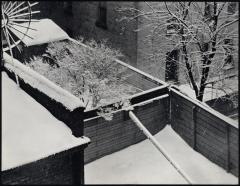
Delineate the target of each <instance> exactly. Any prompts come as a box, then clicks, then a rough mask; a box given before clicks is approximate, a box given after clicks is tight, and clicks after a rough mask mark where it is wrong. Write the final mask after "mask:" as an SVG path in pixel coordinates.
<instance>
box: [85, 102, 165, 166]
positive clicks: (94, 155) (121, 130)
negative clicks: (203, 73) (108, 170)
mask: <svg viewBox="0 0 240 186" xmlns="http://www.w3.org/2000/svg"><path fill="white" fill-rule="evenodd" d="M133 112H134V113H135V114H136V116H137V117H138V118H139V120H140V121H141V122H142V123H143V124H144V125H145V127H146V128H147V129H148V130H149V131H150V132H151V133H152V134H156V133H157V132H159V131H160V130H161V129H163V128H164V127H165V125H166V124H167V123H168V112H169V110H168V97H167V98H163V99H160V100H155V101H152V102H150V103H148V104H145V105H142V106H135V107H134V111H133ZM84 135H85V136H88V137H89V138H90V139H91V144H90V145H89V146H88V148H86V150H85V152H84V153H85V155H84V158H85V159H84V160H85V163H88V162H91V161H93V160H96V159H98V158H100V157H102V156H105V155H107V154H111V153H113V152H116V151H119V150H121V149H123V148H125V147H128V146H130V145H133V144H135V143H138V142H140V141H142V140H144V139H146V136H145V135H144V134H143V133H142V131H141V130H140V129H139V128H138V127H137V126H136V125H135V124H134V123H133V121H132V120H131V119H130V118H129V116H128V112H126V111H119V112H117V113H115V114H114V117H113V119H112V120H111V121H106V120H104V119H103V118H101V117H96V118H91V119H87V120H85V122H84Z"/></svg>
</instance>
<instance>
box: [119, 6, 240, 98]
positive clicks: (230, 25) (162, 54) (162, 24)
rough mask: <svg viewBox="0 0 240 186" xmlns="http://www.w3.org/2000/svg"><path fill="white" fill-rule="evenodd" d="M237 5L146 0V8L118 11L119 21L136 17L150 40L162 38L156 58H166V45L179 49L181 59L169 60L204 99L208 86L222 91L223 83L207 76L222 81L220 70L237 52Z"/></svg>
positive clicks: (155, 51)
mask: <svg viewBox="0 0 240 186" xmlns="http://www.w3.org/2000/svg"><path fill="white" fill-rule="evenodd" d="M158 5H159V6H158ZM237 5H238V3H237V2H236V3H233V2H145V8H141V9H137V8H124V7H121V8H119V9H118V11H119V12H121V13H123V14H125V16H123V19H122V20H121V21H123V20H127V21H130V20H132V19H138V20H139V21H140V22H141V23H142V26H141V27H139V29H138V30H137V31H141V30H144V29H148V30H149V36H150V37H148V38H149V39H150V40H151V41H152V43H153V42H154V41H155V40H156V39H157V38H158V39H159V38H164V40H165V43H161V45H160V46H159V45H158V47H155V48H154V50H153V51H152V54H151V55H152V56H151V57H153V58H154V59H155V60H157V61H161V60H159V59H166V48H169V46H170V51H171V50H179V51H180V56H181V57H180V59H179V60H176V59H172V60H173V61H174V60H175V62H176V63H178V65H179V66H180V67H183V69H184V71H185V73H186V75H187V76H186V77H187V80H188V82H189V83H190V85H191V87H192V88H193V90H194V92H195V95H196V98H197V99H198V100H200V101H203V95H204V92H205V89H206V88H207V87H208V86H209V85H212V86H211V88H214V89H219V90H223V91H225V89H224V88H223V84H221V86H219V83H216V84H215V83H213V82H211V81H210V77H215V78H216V77H218V78H217V79H216V81H222V82H224V80H225V79H226V76H224V75H223V74H224V73H223V72H224V71H226V66H227V65H231V64H230V63H232V58H233V56H234V55H237V54H238V48H237V46H238V43H237V44H236V43H235V44H234V42H236V40H238V19H239V18H238V6H237ZM169 43H170V44H169ZM166 46H168V47H166ZM164 62H165V60H164ZM159 65H161V64H159Z"/></svg>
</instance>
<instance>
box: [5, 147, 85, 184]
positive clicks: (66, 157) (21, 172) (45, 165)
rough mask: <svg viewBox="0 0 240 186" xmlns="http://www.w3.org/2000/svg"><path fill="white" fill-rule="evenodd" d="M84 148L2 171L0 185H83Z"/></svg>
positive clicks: (77, 148)
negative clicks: (0, 182) (0, 183)
mask: <svg viewBox="0 0 240 186" xmlns="http://www.w3.org/2000/svg"><path fill="white" fill-rule="evenodd" d="M85 147H86V145H85V146H81V147H76V148H73V149H71V150H67V151H64V152H60V153H57V154H55V155H51V156H49V157H47V158H44V159H41V160H38V161H36V162H32V163H29V164H26V165H23V166H20V167H17V168H14V169H9V170H6V171H3V172H2V173H1V174H2V175H1V181H2V184H7V185H16V184H83V181H84V179H83V178H84V177H83V176H84V172H83V170H84V169H83V166H84V163H83V162H82V161H83V150H84V148H85ZM76 157H77V158H76ZM76 170H77V171H76Z"/></svg>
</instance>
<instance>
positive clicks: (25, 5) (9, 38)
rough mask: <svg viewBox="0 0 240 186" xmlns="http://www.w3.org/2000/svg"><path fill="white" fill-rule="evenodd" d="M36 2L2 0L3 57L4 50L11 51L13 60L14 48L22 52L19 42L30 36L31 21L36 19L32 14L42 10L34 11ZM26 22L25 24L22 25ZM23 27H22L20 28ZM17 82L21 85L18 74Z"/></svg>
mask: <svg viewBox="0 0 240 186" xmlns="http://www.w3.org/2000/svg"><path fill="white" fill-rule="evenodd" d="M36 4H38V3H37V2H36V3H32V4H31V3H30V2H28V1H2V3H1V19H2V25H1V41H2V50H1V54H2V55H1V57H3V52H6V51H8V50H9V51H10V55H11V57H12V62H13V52H12V49H13V48H14V47H17V48H18V50H19V51H20V52H21V50H20V48H19V47H18V44H19V43H20V42H21V41H22V40H23V39H24V37H30V36H28V31H29V29H33V28H31V22H33V21H35V20H33V19H32V15H33V14H36V13H39V12H40V11H32V7H33V6H34V5H36ZM23 23H25V24H24V25H22V24H23ZM20 28H21V29H20ZM13 30H14V31H16V32H19V33H21V35H20V37H19V34H18V36H17V35H15V34H14V33H13ZM3 61H4V60H3V59H2V60H1V65H3ZM15 77H16V81H17V84H18V85H19V81H18V76H17V74H15Z"/></svg>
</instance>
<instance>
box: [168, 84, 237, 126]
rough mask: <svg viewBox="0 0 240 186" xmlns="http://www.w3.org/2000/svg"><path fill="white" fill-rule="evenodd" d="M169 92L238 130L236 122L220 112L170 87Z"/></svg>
mask: <svg viewBox="0 0 240 186" xmlns="http://www.w3.org/2000/svg"><path fill="white" fill-rule="evenodd" d="M172 87H176V86H174V85H173V86H172ZM170 90H171V91H173V92H174V93H176V94H178V95H180V96H181V97H183V98H185V99H187V100H188V101H190V102H192V103H194V104H195V105H197V106H199V107H200V108H202V109H204V110H205V111H207V112H209V113H210V114H212V115H214V116H216V117H218V118H219V119H221V120H223V121H225V122H226V123H228V124H230V125H232V126H233V127H235V128H237V129H238V127H239V126H238V121H235V120H233V119H232V118H230V117H227V116H225V115H223V114H221V113H220V112H218V111H216V110H214V109H213V108H211V107H210V106H208V105H207V104H205V103H203V102H201V101H199V100H197V99H194V98H192V97H188V96H186V95H184V94H182V93H181V92H179V91H177V90H175V89H174V88H171V87H170Z"/></svg>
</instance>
